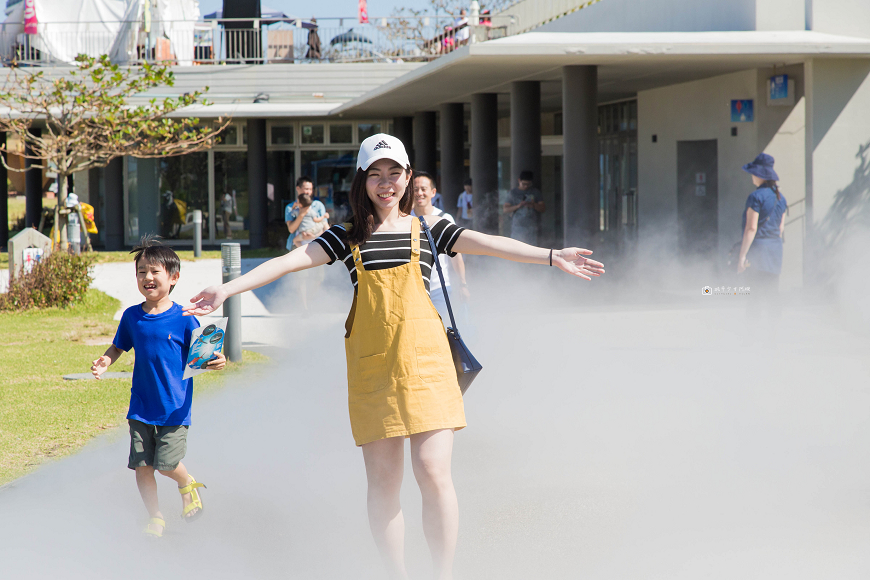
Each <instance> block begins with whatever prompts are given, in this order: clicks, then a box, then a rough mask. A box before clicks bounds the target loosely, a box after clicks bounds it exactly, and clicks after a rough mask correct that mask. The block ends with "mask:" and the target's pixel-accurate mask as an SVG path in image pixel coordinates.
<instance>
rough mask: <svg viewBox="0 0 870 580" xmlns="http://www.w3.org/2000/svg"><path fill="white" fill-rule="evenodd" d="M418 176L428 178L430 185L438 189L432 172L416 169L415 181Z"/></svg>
mask: <svg viewBox="0 0 870 580" xmlns="http://www.w3.org/2000/svg"><path fill="white" fill-rule="evenodd" d="M418 177H425V178H426V179H428V180H429V187H431V188H432V189H437V188H436V187H435V178H434V177H432V174H431V173H426V172H425V171H415V172H414V181H416V180H417V178H418Z"/></svg>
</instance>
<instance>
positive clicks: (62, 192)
mask: <svg viewBox="0 0 870 580" xmlns="http://www.w3.org/2000/svg"><path fill="white" fill-rule="evenodd" d="M66 188H67V175H66V174H65V173H60V172H58V174H57V207H58V208H59V209H65V208H66V197H67V193H68V192H67V189H66ZM67 215H68V214H65V213H62V212H58V216H59V217H58V220H57V221H58V223H57V228H58V229H57V231H58V233H59V234H60V249H61V250H63V251H64V252H66V251H68V250H69V239H68V238H67V235H66V223H67V217H66V216H67Z"/></svg>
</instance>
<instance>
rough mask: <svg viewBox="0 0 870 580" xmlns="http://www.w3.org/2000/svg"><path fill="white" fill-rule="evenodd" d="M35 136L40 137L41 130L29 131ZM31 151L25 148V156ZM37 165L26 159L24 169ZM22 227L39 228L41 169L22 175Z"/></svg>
mask: <svg viewBox="0 0 870 580" xmlns="http://www.w3.org/2000/svg"><path fill="white" fill-rule="evenodd" d="M30 132H31V133H33V134H34V135H35V136H37V137H40V136H42V129H30ZM32 153H33V150H32V149H31V148H30V147H28V146H26V147H25V148H24V154H25V155H31V154H32ZM32 165H39V161H38V160H36V159H27V160H26V161H25V162H24V166H25V167H31V166H32ZM24 195H25V201H24V227H28V228H29V227H32V226H35V227H39V219H40V217H42V169H39V168H36V169H31V170H30V171H28V172H27V173H25V174H24Z"/></svg>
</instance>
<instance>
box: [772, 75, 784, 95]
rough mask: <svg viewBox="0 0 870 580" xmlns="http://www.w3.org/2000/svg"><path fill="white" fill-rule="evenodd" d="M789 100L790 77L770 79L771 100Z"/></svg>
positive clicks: (777, 76) (779, 76)
mask: <svg viewBox="0 0 870 580" xmlns="http://www.w3.org/2000/svg"><path fill="white" fill-rule="evenodd" d="M787 98H788V75H776V76H774V77H770V100H771V101H776V100H778V99H787Z"/></svg>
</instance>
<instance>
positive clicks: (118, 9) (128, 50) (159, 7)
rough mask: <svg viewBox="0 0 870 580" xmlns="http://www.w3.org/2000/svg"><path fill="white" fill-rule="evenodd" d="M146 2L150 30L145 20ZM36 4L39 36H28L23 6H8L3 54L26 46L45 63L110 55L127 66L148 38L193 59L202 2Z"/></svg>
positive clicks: (42, 0) (0, 38)
mask: <svg viewBox="0 0 870 580" xmlns="http://www.w3.org/2000/svg"><path fill="white" fill-rule="evenodd" d="M146 2H147V3H150V6H148V7H147V8H148V12H150V19H148V20H150V26H146V24H145V22H146V19H144V18H143V16H144V14H145V11H146ZM33 5H34V9H35V13H36V20H37V22H38V25H37V34H29V35H28V34H25V33H24V7H25V2H23V1H22V2H18V3H16V4H15V5H13V6H11V7H10V10H9V15H8V16H7V18H6V21H5V22H4V23H3V25H2V31H0V44H2V50H3V54H4V55H14V54H16V48H20V47H26V48H27V50H28V51H29V53H28V54H27V56H26V57H25V59H27V60H30V59H33V58H34V55H36V54H38V55H39V60H44V61H47V62H73V61H74V59H75V57H76V55H77V54H87V55H90V56H100V55H102V54H108V55H109V57H110V58H111V59H112V61H113V62H117V63H126V62H130V61H131V60H135V59H136V58H137V54H136V50H137V45H138V44H144V42H143V40H144V39H145V38H146V37H148V36H149V35H150V37H151V38H160V37H162V38H168V39H169V41H170V46H171V50H172V53H173V54H174V56H175V59H176V60H177V61H178V63H179V64H182V65H184V64H191V62H192V61H193V29H194V24H195V22H196V21H197V20H199V18H200V12H199V2H198V0H33ZM148 29H150V30H148ZM37 51H38V52H37ZM19 52H20V50H19ZM19 58H20V57H19Z"/></svg>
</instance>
